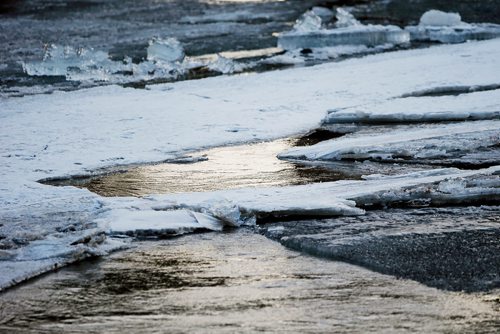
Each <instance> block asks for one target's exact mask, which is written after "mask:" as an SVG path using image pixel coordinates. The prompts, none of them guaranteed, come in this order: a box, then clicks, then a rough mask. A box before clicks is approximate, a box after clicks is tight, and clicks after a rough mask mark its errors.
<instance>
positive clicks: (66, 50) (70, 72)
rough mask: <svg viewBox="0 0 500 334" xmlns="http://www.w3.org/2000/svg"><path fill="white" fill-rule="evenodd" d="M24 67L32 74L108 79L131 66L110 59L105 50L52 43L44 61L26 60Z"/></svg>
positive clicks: (74, 78) (83, 78) (70, 78)
mask: <svg viewBox="0 0 500 334" xmlns="http://www.w3.org/2000/svg"><path fill="white" fill-rule="evenodd" d="M23 69H24V71H25V72H26V73H27V74H28V75H32V76H64V77H66V79H68V80H88V79H92V80H95V81H108V80H109V77H110V76H111V75H112V74H113V73H115V72H118V71H123V70H128V69H130V66H129V65H128V64H126V63H123V62H115V61H112V60H110V59H109V57H108V54H107V53H106V52H104V51H97V50H94V49H86V48H73V47H70V46H60V45H55V44H52V45H50V46H48V47H47V48H46V50H45V55H44V57H43V60H42V61H35V62H24V63H23Z"/></svg>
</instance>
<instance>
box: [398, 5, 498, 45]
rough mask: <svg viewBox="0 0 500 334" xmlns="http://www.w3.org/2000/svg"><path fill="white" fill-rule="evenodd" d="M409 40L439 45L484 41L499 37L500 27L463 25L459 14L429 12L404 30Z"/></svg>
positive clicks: (475, 24) (487, 24)
mask: <svg viewBox="0 0 500 334" xmlns="http://www.w3.org/2000/svg"><path fill="white" fill-rule="evenodd" d="M405 30H406V31H408V32H409V33H410V36H411V40H415V41H431V42H440V43H463V42H465V41H468V40H484V39H491V38H496V37H499V36H500V25H498V24H492V23H465V22H462V19H461V17H460V14H458V13H446V12H442V11H439V10H434V9H433V10H429V11H427V12H425V13H424V14H423V15H422V17H421V18H420V23H419V25H417V26H408V27H406V28H405Z"/></svg>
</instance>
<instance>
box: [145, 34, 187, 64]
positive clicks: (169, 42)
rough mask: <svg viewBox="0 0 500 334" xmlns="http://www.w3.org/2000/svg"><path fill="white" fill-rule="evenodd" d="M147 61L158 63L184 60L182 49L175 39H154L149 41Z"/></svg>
mask: <svg viewBox="0 0 500 334" xmlns="http://www.w3.org/2000/svg"><path fill="white" fill-rule="evenodd" d="M147 52H148V56H147V58H148V60H151V61H160V62H176V61H179V62H180V61H182V60H183V59H184V56H185V54H184V48H183V47H182V44H181V43H180V42H179V41H178V40H177V39H175V38H172V37H170V38H159V37H155V38H153V39H151V40H150V41H149V46H148V49H147Z"/></svg>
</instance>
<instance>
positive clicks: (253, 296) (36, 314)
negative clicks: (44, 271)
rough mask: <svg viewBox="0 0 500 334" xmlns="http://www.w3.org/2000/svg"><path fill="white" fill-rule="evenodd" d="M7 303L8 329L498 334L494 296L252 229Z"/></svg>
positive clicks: (127, 258)
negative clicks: (358, 263) (449, 288)
mask: <svg viewBox="0 0 500 334" xmlns="http://www.w3.org/2000/svg"><path fill="white" fill-rule="evenodd" d="M136 246H137V247H136V248H135V249H132V250H129V251H125V252H121V253H116V254H114V255H112V256H110V257H107V258H105V259H102V260H97V261H94V262H86V263H82V264H79V265H74V266H71V267H68V268H65V269H62V270H60V271H58V272H57V273H54V274H51V275H46V276H44V277H42V278H39V279H37V280H36V281H34V282H32V283H30V284H26V285H23V286H20V287H17V288H15V289H12V290H9V291H7V292H6V293H4V294H2V295H0V332H5V333H103V332H105V333H123V331H124V330H125V331H129V332H131V333H165V332H168V333H188V332H197V333H198V332H200V333H214V332H216V333H220V332H227V333H234V332H238V333H241V332H244V333H250V332H252V333H253V332H273V333H289V332H294V333H318V332H325V333H326V332H342V333H367V332H380V333H410V332H421V333H424V332H425V333H429V332H433V333H449V332H453V333H488V332H490V333H493V332H494V331H495V330H496V329H497V328H498V326H499V325H500V323H499V321H500V319H499V313H498V300H497V299H495V296H492V295H485V294H468V295H463V294H456V293H449V292H443V291H439V290H436V289H432V288H427V287H425V286H423V285H420V284H418V283H416V282H413V281H408V280H401V279H396V278H394V277H392V276H386V275H381V274H377V273H373V272H371V271H368V270H365V269H362V268H359V267H355V266H352V265H349V264H345V263H341V262H334V261H327V260H322V259H318V258H312V257H309V256H304V255H301V254H299V253H296V252H294V251H289V250H286V249H285V248H283V247H282V246H281V245H279V244H278V243H276V242H274V241H271V240H269V239H267V238H265V237H264V236H260V235H258V234H255V233H254V232H253V231H248V230H244V229H239V230H237V231H234V232H230V233H208V234H195V235H189V236H185V237H182V238H175V239H170V240H163V241H158V242H147V243H138V244H136Z"/></svg>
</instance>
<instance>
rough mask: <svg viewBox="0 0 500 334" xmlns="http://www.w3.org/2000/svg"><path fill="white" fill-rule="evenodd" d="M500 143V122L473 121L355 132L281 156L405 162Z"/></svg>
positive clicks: (471, 150) (286, 157) (465, 152)
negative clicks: (373, 131)
mask: <svg viewBox="0 0 500 334" xmlns="http://www.w3.org/2000/svg"><path fill="white" fill-rule="evenodd" d="M498 144H500V121H499V120H490V121H476V122H463V123H456V124H442V125H441V124H439V125H432V126H430V125H429V126H419V127H412V128H402V129H396V130H392V131H387V132H385V133H380V134H379V133H376V134H367V135H365V134H362V133H356V134H353V135H347V136H344V137H341V138H338V139H332V140H328V141H324V142H321V143H318V144H316V145H313V146H310V147H298V148H293V149H290V150H288V151H286V152H283V153H281V154H280V155H279V157H280V158H282V159H306V160H346V159H347V160H365V159H373V160H377V161H406V162H408V161H409V160H413V159H417V160H421V159H432V158H433V159H437V158H441V159H442V158H447V157H456V156H461V155H464V154H467V153H471V152H475V151H477V150H479V149H481V148H489V147H495V146H496V145H498Z"/></svg>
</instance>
